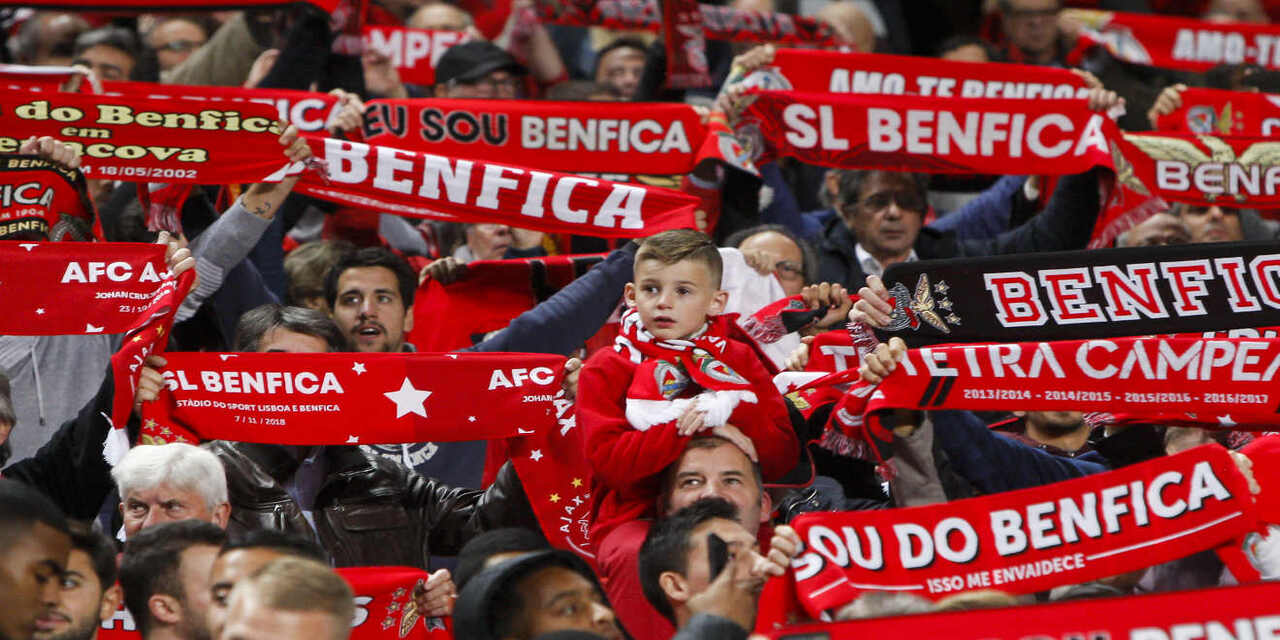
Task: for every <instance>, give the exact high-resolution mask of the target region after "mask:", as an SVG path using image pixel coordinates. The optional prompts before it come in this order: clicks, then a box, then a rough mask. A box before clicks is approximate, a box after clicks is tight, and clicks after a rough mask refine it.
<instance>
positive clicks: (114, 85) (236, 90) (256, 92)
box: [103, 82, 338, 132]
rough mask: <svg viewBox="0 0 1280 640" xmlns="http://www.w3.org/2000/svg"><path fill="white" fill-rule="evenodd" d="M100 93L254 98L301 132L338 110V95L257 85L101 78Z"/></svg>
mask: <svg viewBox="0 0 1280 640" xmlns="http://www.w3.org/2000/svg"><path fill="white" fill-rule="evenodd" d="M103 95H107V96H111V97H113V98H124V99H128V100H130V101H132V100H133V99H135V98H142V99H148V100H170V99H173V98H180V99H184V100H204V101H210V100H214V101H227V102H256V103H259V104H264V105H267V106H270V107H274V108H275V109H276V114H277V117H278V119H280V120H284V121H285V122H288V123H289V124H292V125H294V126H296V127H297V128H298V130H299V131H302V132H319V131H324V128H325V125H327V124H328V123H329V121H330V120H332V119H333V118H334V117H336V116H337V112H338V99H337V98H336V97H334V96H331V95H329V94H327V93H319V92H315V91H294V90H292V89H258V88H243V87H213V86H196V85H172V84H154V83H151V82H104V83H103Z"/></svg>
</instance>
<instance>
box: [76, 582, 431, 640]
mask: <svg viewBox="0 0 1280 640" xmlns="http://www.w3.org/2000/svg"><path fill="white" fill-rule="evenodd" d="M334 571H335V572H337V573H338V575H340V576H342V578H343V579H344V580H346V581H347V584H349V585H351V590H352V591H353V592H355V604H356V613H355V618H353V619H352V621H351V640H448V638H452V637H453V629H452V628H453V625H452V620H451V619H450V618H423V617H422V615H421V614H419V613H418V608H417V605H415V604H414V602H413V588H414V586H415V585H416V584H418V583H425V582H426V580H427V578H428V574H427V572H425V571H423V570H421V569H416V568H413V567H345V568H341V569H334ZM98 637H99V638H100V639H101V640H138V638H141V637H142V636H141V634H140V633H138V631H137V625H136V624H135V623H134V621H133V616H131V615H129V611H128V610H127V609H125V608H124V606H123V605H121V607H120V610H119V611H118V612H117V613H116V615H115V617H114V618H112V619H111V620H109V621H108V622H105V623H103V626H102V627H101V628H100V629H99V630H98Z"/></svg>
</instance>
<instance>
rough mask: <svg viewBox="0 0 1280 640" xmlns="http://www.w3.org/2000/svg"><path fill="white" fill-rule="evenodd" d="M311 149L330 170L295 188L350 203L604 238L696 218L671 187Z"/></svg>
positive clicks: (690, 224) (348, 146) (336, 145)
mask: <svg viewBox="0 0 1280 640" xmlns="http://www.w3.org/2000/svg"><path fill="white" fill-rule="evenodd" d="M311 149H312V151H313V152H314V153H315V156H316V158H318V159H319V160H320V161H321V162H323V163H324V164H325V165H327V167H328V175H327V176H321V175H317V173H316V172H313V171H307V172H305V173H303V175H302V180H300V181H299V182H298V185H297V187H295V191H298V192H301V193H304V194H307V195H310V196H314V197H317V198H321V199H324V200H330V201H333V202H338V203H341V204H345V205H349V206H353V207H359V208H364V209H376V210H381V211H384V212H387V213H396V214H400V215H408V216H413V217H418V218H435V219H441V220H450V221H454V222H497V223H501V224H509V225H511V226H514V227H519V228H522V229H534V230H538V231H548V232H555V233H574V234H579V235H588V236H600V237H607V238H634V237H644V236H650V235H653V234H655V233H657V232H659V231H666V230H668V229H692V228H694V226H695V225H694V216H693V211H694V207H695V206H696V205H697V203H698V200H697V199H695V198H693V197H692V196H688V195H685V194H683V193H680V192H677V191H670V190H667V189H658V188H655V187H642V186H638V185H633V184H622V183H616V182H609V181H607V180H596V179H591V178H583V177H581V176H574V175H568V174H563V173H555V172H551V171H541V170H538V169H529V168H524V167H516V166H512V165H509V164H505V163H504V164H498V163H493V162H482V161H478V160H460V159H456V158H449V157H444V156H439V155H435V154H429V153H416V152H413V151H405V150H402V149H395V148H392V147H386V146H370V145H367V144H363V143H359V142H347V141H345V140H338V139H335V138H325V139H323V140H320V139H316V138H311ZM537 165H538V166H542V163H537ZM291 170H300V167H296V166H295V167H293V168H292V169H291Z"/></svg>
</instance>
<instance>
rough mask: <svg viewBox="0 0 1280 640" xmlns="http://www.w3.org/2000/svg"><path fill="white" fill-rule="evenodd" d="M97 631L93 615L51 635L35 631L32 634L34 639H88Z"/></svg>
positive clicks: (96, 620) (95, 619)
mask: <svg viewBox="0 0 1280 640" xmlns="http://www.w3.org/2000/svg"><path fill="white" fill-rule="evenodd" d="M97 632H98V618H97V616H93V617H91V618H88V619H86V620H82V621H81V622H80V623H79V624H74V623H73V624H72V626H70V627H68V628H66V629H64V630H62V631H59V632H57V633H54V634H51V635H45V634H42V633H37V634H35V636H33V638H34V640H90V638H93V637H94V634H96V633H97Z"/></svg>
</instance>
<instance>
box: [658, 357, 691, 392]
mask: <svg viewBox="0 0 1280 640" xmlns="http://www.w3.org/2000/svg"><path fill="white" fill-rule="evenodd" d="M653 381H654V382H656V383H657V385H658V393H660V394H662V397H663V398H665V399H667V400H671V399H673V398H675V397H676V396H679V395H680V394H681V393H684V390H685V389H687V388H689V375H688V374H686V373H685V372H684V370H683V369H681V368H680V365H675V364H671V363H670V362H667V361H666V360H661V361H659V362H658V364H657V365H655V366H654V368H653Z"/></svg>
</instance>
